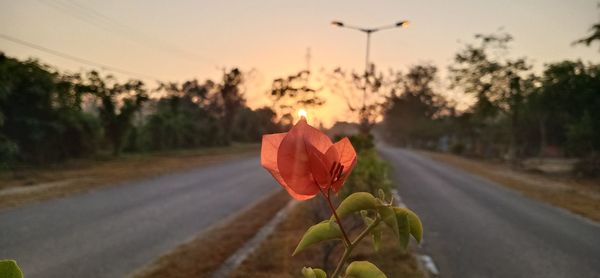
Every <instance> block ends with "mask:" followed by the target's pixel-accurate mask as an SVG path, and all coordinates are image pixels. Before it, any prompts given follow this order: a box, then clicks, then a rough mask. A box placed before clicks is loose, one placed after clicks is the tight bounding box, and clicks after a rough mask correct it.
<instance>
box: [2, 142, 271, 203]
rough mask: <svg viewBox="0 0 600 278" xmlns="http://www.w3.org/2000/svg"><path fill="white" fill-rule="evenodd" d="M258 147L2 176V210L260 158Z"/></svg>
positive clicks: (91, 163) (135, 157)
mask: <svg viewBox="0 0 600 278" xmlns="http://www.w3.org/2000/svg"><path fill="white" fill-rule="evenodd" d="M258 150H259V146H258V145H257V144H239V145H233V146H230V147H220V148H206V149H197V150H182V151H170V152H160V153H149V154H132V155H124V156H122V157H119V158H111V159H108V160H103V161H101V160H92V159H88V160H73V161H69V162H66V163H62V164H59V165H49V166H45V167H38V168H28V169H19V170H16V171H12V172H4V173H0V210H2V209H6V208H10V207H16V206H20V205H23V204H28V203H32V202H39V201H43V200H48V199H53V198H59V197H64V196H68V195H71V194H75V193H81V192H85V191H89V190H93V189H97V188H101V187H107V186H114V185H118V184H120V183H123V182H125V181H131V180H136V179H141V178H148V177H153V176H160V175H164V174H167V173H172V172H174V171H184V170H188V169H191V168H195V167H200V166H206V165H211V164H216V163H220V162H224V161H227V160H231V159H237V158H241V157H249V156H252V155H256V154H258Z"/></svg>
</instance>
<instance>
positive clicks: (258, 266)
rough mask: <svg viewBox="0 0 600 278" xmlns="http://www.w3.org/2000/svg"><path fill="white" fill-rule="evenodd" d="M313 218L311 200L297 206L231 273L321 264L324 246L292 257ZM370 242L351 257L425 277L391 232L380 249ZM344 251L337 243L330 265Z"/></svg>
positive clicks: (264, 275) (259, 274)
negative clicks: (377, 250) (375, 248)
mask: <svg viewBox="0 0 600 278" xmlns="http://www.w3.org/2000/svg"><path fill="white" fill-rule="evenodd" d="M312 219H313V216H312V214H311V213H310V207H308V203H302V204H300V205H298V206H296V207H295V208H294V209H293V210H292V211H291V212H290V214H289V215H288V217H287V218H286V220H284V221H283V222H282V223H281V224H279V226H278V227H277V229H276V231H275V232H274V233H273V234H271V235H270V236H269V237H268V238H267V240H265V242H264V243H263V244H262V245H261V247H260V248H259V249H258V250H257V251H256V252H255V253H254V254H253V255H252V256H250V257H249V258H248V259H246V261H244V262H243V263H242V265H240V267H239V268H238V269H236V270H235V272H234V273H233V274H232V276H231V277H235V278H242V277H253V278H274V277H301V275H300V270H301V269H302V267H304V266H311V267H318V268H322V265H323V249H322V248H321V247H320V246H312V247H310V248H308V249H306V250H305V251H303V252H301V253H299V254H297V255H296V256H294V257H292V252H293V250H294V248H296V244H298V241H299V240H300V238H301V237H302V235H303V234H304V232H305V231H306V229H308V227H310V226H311V225H313V224H315V223H313V222H312ZM371 245H372V244H371V241H370V239H368V238H366V239H365V240H363V242H362V244H361V245H359V246H358V247H357V248H356V249H355V250H354V253H353V255H352V257H351V260H367V259H368V260H369V261H371V262H372V263H374V264H375V265H377V266H378V267H379V268H380V269H381V270H382V271H384V272H385V273H386V274H387V276H388V277H409V278H411V277H414V278H416V277H425V274H424V273H423V272H422V271H421V270H420V268H419V264H418V263H417V261H416V259H415V257H414V256H413V255H412V254H411V253H404V254H403V253H402V252H400V250H399V249H398V244H397V243H396V239H395V238H393V237H392V235H391V234H384V237H383V238H382V244H381V250H380V251H379V252H378V253H375V252H374V251H372V250H373V249H372V247H371ZM341 253H342V250H341V244H338V246H337V247H336V249H334V253H333V256H332V258H331V260H330V265H331V266H333V267H335V261H336V260H337V259H338V256H340V255H341Z"/></svg>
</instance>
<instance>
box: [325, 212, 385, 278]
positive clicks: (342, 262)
mask: <svg viewBox="0 0 600 278" xmlns="http://www.w3.org/2000/svg"><path fill="white" fill-rule="evenodd" d="M379 222H381V218H379V217H377V219H375V221H373V223H371V224H370V225H369V226H367V228H366V229H364V230H363V231H362V232H361V233H360V234H359V235H358V236H357V237H356V238H355V239H354V241H352V242H351V243H350V245H348V246H346V249H345V250H344V254H343V255H342V258H340V261H339V262H338V264H337V266H336V267H335V271H334V272H333V275H331V277H332V278H338V277H339V275H340V272H341V271H342V267H344V265H345V264H346V261H347V260H348V258H349V257H350V254H351V253H352V250H353V249H354V247H356V245H358V243H359V242H360V241H361V240H362V239H363V238H364V237H365V236H367V235H368V234H369V233H370V232H371V230H373V229H374V228H375V227H377V225H378V224H379Z"/></svg>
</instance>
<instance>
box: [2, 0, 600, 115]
mask: <svg viewBox="0 0 600 278" xmlns="http://www.w3.org/2000/svg"><path fill="white" fill-rule="evenodd" d="M597 6H598V1H597V0H520V1H517V0H513V1H508V0H504V1H501V0H495V1H482V0H454V1H447V0H423V1H414V0H413V1H403V0H394V1H374V0H371V1H349V0H346V1H316V0H289V1H281V0H273V1H262V0H252V1H247V0H246V1H242V0H240V1H230V0H222V1H192V0H189V1H188V0H186V1H183V0H180V1H177V0H174V1H159V0H127V1H123V0H102V1H99V0H88V1H69V0H55V1H48V0H20V1H9V0H0V35H5V36H10V37H12V38H17V39H19V40H22V41H26V42H28V43H33V44H36V45H40V46H43V47H45V48H48V49H52V50H56V51H60V52H63V53H67V54H69V55H71V56H75V57H78V58H82V59H86V60H89V61H92V62H95V63H101V64H104V65H108V66H110V67H111V68H118V69H121V70H125V71H128V72H131V73H129V74H120V73H115V75H116V76H117V77H119V78H122V79H125V78H129V77H134V78H141V79H143V80H146V81H148V82H150V83H152V82H153V81H152V79H153V78H158V79H160V80H163V81H183V80H189V79H193V78H197V79H199V80H204V79H208V78H210V79H216V80H218V79H219V78H220V77H221V74H222V72H223V69H230V68H233V67H239V68H240V69H242V70H243V71H251V70H253V71H252V72H253V73H252V74H251V78H249V81H248V84H247V85H246V97H247V99H248V104H249V105H250V106H251V107H260V106H263V105H269V104H270V100H269V98H268V97H267V90H268V88H269V87H270V85H271V81H272V80H273V79H274V78H277V77H285V76H287V75H289V74H293V73H296V72H298V71H299V70H302V69H305V68H306V67H307V59H306V56H307V55H306V54H307V49H308V48H310V69H311V70H313V71H318V70H319V69H325V70H332V69H333V68H336V67H342V68H345V69H354V70H357V71H362V70H363V68H364V55H365V35H364V34H362V33H360V32H357V31H354V30H349V29H343V28H339V27H334V26H332V25H331V24H330V22H331V21H332V20H339V21H342V22H344V23H346V24H352V25H357V26H364V27H377V26H382V25H387V24H392V23H395V22H397V21H399V20H409V21H410V22H411V24H410V26H409V27H408V28H403V29H391V30H385V31H381V32H378V33H375V34H374V35H373V37H372V41H371V57H370V58H371V61H372V62H374V63H375V64H377V66H378V68H380V69H388V68H393V69H399V70H406V69H407V68H408V67H409V66H411V65H415V64H419V63H432V64H434V65H436V66H438V67H439V68H440V73H441V77H440V82H439V83H440V84H441V85H440V87H441V88H443V87H444V86H445V84H446V83H447V80H446V70H445V69H446V68H447V67H448V65H449V64H450V63H451V62H452V59H453V56H454V54H455V53H456V52H457V51H458V50H460V49H461V48H462V47H463V45H464V44H465V43H468V42H472V41H473V35H474V34H476V33H492V32H496V31H498V30H499V29H502V30H504V31H506V32H508V33H510V34H512V35H513V36H514V38H515V41H514V43H513V44H512V48H511V50H510V53H511V56H514V57H522V56H526V57H528V58H529V59H530V61H531V62H532V63H533V64H534V66H535V68H534V69H535V70H536V71H540V70H542V69H543V65H544V64H546V63H551V62H557V61H561V60H564V59H582V60H584V61H592V62H596V63H598V62H600V52H599V49H598V47H597V46H592V47H585V46H572V45H571V42H573V41H574V40H576V39H578V38H581V37H583V36H585V35H586V34H587V31H588V29H589V28H590V27H591V25H592V24H593V23H595V22H598V21H599V20H600V9H598V8H597ZM0 51H2V52H4V53H5V54H7V55H9V56H12V57H17V58H21V59H25V58H30V57H34V58H38V59H40V60H41V61H43V62H44V63H46V64H49V65H52V66H53V67H56V68H57V69H59V70H61V71H70V72H74V71H82V70H90V69H93V68H95V67H92V66H89V65H86V64H82V63H79V62H74V61H71V60H68V59H65V58H62V57H57V56H53V55H51V54H48V53H46V52H43V51H40V50H37V49H33V48H30V47H26V46H23V45H19V44H15V43H14V42H10V41H8V40H6V39H2V38H1V37H0ZM96 68H97V67H96ZM105 72H112V71H111V70H105ZM442 90H443V89H442ZM443 91H445V90H443ZM443 93H445V94H446V95H447V96H448V97H449V98H453V99H455V100H458V101H461V100H462V95H461V94H460V92H443ZM324 94H325V98H326V99H327V101H328V102H327V103H326V104H325V105H324V106H323V107H321V108H320V109H318V110H316V111H310V110H309V119H310V118H311V117H312V118H313V119H315V118H316V119H317V120H316V121H317V122H320V123H323V124H325V125H326V126H327V125H331V123H333V122H334V121H336V120H346V119H350V116H349V114H348V112H347V111H346V106H345V105H344V104H343V100H342V99H341V98H339V97H338V96H335V95H330V94H329V93H327V92H324Z"/></svg>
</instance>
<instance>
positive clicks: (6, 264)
mask: <svg viewBox="0 0 600 278" xmlns="http://www.w3.org/2000/svg"><path fill="white" fill-rule="evenodd" d="M0 277H2V278H23V272H21V269H20V268H19V266H18V265H17V262H16V261H14V260H1V261H0Z"/></svg>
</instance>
